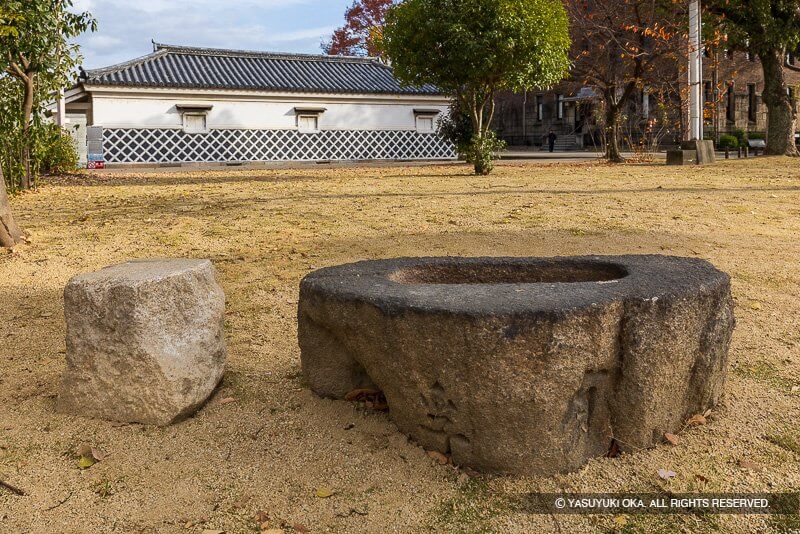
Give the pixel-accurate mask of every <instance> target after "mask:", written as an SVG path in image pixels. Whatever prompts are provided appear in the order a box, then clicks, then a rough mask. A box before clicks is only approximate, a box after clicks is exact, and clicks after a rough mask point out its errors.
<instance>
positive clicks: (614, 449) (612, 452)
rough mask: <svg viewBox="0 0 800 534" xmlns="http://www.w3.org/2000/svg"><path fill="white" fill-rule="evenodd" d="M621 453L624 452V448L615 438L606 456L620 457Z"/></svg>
mask: <svg viewBox="0 0 800 534" xmlns="http://www.w3.org/2000/svg"><path fill="white" fill-rule="evenodd" d="M620 454H622V449H620V446H619V443H618V442H617V440H615V439H613V440H611V446H610V447H609V448H608V452H607V453H606V458H619V456H620Z"/></svg>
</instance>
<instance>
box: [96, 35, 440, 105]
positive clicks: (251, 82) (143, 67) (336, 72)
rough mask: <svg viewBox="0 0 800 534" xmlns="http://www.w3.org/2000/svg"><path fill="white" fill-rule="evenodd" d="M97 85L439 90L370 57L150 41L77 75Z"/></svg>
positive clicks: (328, 90) (403, 92)
mask: <svg viewBox="0 0 800 534" xmlns="http://www.w3.org/2000/svg"><path fill="white" fill-rule="evenodd" d="M81 81H82V82H83V83H90V84H96V85H118V86H127V87H169V88H181V89H183V88H187V89H244V90H256V91H279V92H308V93H310V92H313V93H348V94H397V95H439V94H441V92H440V91H439V90H438V89H437V88H436V87H434V86H432V85H425V86H423V87H408V86H404V85H402V84H400V82H399V81H397V79H396V78H395V77H394V75H393V73H392V69H391V68H390V67H388V66H387V65H384V64H383V63H381V62H380V61H378V60H377V59H374V58H360V57H341V56H324V55H311V54H278V53H271V52H246V51H240V50H219V49H212V48H191V47H184V46H172V45H163V44H154V51H153V53H152V54H149V55H147V56H144V57H142V58H138V59H134V60H133V61H128V62H127V63H121V64H119V65H114V66H112V67H107V68H104V69H97V70H90V71H86V72H84V73H83V74H82V77H81Z"/></svg>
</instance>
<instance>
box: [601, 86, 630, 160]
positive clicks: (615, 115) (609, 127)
mask: <svg viewBox="0 0 800 534" xmlns="http://www.w3.org/2000/svg"><path fill="white" fill-rule="evenodd" d="M619 116H620V106H619V105H616V104H613V103H612V102H611V99H610V98H606V125H605V126H606V159H607V160H608V161H609V163H625V158H623V157H622V153H621V152H620V150H619Z"/></svg>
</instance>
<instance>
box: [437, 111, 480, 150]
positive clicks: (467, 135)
mask: <svg viewBox="0 0 800 534" xmlns="http://www.w3.org/2000/svg"><path fill="white" fill-rule="evenodd" d="M438 130H439V135H440V136H441V137H442V139H444V140H446V141H450V142H451V143H453V145H455V147H456V152H458V155H459V157H461V158H462V159H467V153H468V152H469V151H470V144H471V143H472V136H473V135H474V132H473V129H472V120H470V118H469V116H468V115H467V114H466V113H462V112H461V110H460V109H459V107H458V104H456V103H453V105H452V106H450V111H449V112H448V113H447V115H445V116H444V117H442V119H441V120H440V121H439V128H438Z"/></svg>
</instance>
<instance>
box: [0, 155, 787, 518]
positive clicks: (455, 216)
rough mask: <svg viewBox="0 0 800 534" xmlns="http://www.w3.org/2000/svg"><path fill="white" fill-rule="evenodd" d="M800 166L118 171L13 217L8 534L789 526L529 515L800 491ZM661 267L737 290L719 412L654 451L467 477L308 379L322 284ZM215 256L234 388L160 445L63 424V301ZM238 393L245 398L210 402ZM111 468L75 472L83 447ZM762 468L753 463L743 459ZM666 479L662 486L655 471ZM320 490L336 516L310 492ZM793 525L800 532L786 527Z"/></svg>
mask: <svg viewBox="0 0 800 534" xmlns="http://www.w3.org/2000/svg"><path fill="white" fill-rule="evenodd" d="M797 165H798V163H797V162H796V161H793V160H789V159H780V158H778V159H766V158H758V159H751V160H747V161H728V162H722V163H720V164H719V165H717V166H714V167H706V168H697V169H695V168H668V167H665V166H660V165H643V166H624V167H609V166H604V165H593V164H574V165H567V164H564V165H553V166H547V165H522V164H504V165H500V166H499V167H498V168H497V172H496V173H495V174H493V175H492V176H490V177H488V178H480V177H475V176H471V175H470V174H468V169H467V168H466V167H463V166H456V165H445V166H410V167H400V166H397V167H358V168H344V167H331V168H302V169H293V170H265V171H216V172H180V173H157V174H142V173H140V174H136V173H108V174H92V175H86V176H84V177H80V178H71V179H59V180H57V181H54V182H53V183H51V184H48V185H45V186H43V187H42V188H40V190H39V191H36V192H34V193H30V194H26V195H23V196H21V197H17V198H15V199H13V201H12V203H13V208H14V210H15V212H16V215H17V217H18V219H19V221H20V223H21V224H22V225H23V226H24V227H25V228H26V229H28V230H29V231H30V232H31V234H32V243H31V244H30V245H27V246H24V247H21V248H20V249H19V250H18V251H17V252H16V253H15V254H3V255H0V301H1V302H2V306H1V307H0V308H1V309H2V310H3V312H4V317H3V319H4V320H3V321H0V478H2V479H4V480H6V481H8V482H10V483H12V484H14V485H15V486H18V487H20V488H23V489H24V490H25V491H26V492H27V493H28V496H26V497H17V496H14V495H12V494H10V493H8V492H5V491H3V490H0V531H3V532H23V531H24V532H175V531H181V530H185V531H189V532H191V531H197V532H200V531H202V530H204V529H211V530H213V529H224V530H226V531H227V532H253V531H256V530H257V529H258V525H257V522H256V520H255V515H256V513H257V512H261V514H259V516H258V517H259V520H261V519H265V518H266V517H268V518H269V519H268V523H269V524H270V525H271V526H273V527H275V528H284V529H285V530H286V531H287V532H290V531H292V530H302V528H308V529H309V530H311V531H312V532H314V531H325V530H327V531H334V532H351V531H368V532H385V531H395V532H419V531H429V530H434V529H435V530H439V531H462V532H473V531H478V530H482V531H496V532H530V531H545V532H549V531H553V530H556V529H560V531H562V532H578V531H592V530H601V531H603V530H614V529H623V528H624V529H627V530H629V531H645V530H648V531H653V532H654V531H670V532H674V531H676V530H684V531H704V530H705V531H713V530H719V529H721V530H725V531H732V532H754V531H766V530H769V529H771V528H772V529H775V528H784V527H787V526H791V525H793V524H795V523H793V522H792V521H793V519H791V518H789V519H786V520H785V521H784V520H782V521H778V522H775V521H773V522H772V523H770V522H769V519H768V518H758V517H750V518H740V517H732V516H724V517H700V518H685V517H681V518H664V517H658V518H656V517H652V518H651V517H636V518H632V519H631V520H630V521H629V522H628V523H626V525H625V526H624V527H623V526H621V525H620V523H619V522H615V521H614V518H611V517H591V518H586V517H576V516H569V517H566V516H565V517H550V516H536V515H531V514H528V513H526V512H525V510H524V508H520V507H519V506H516V505H515V504H514V503H518V502H519V501H520V499H521V498H524V496H525V495H526V494H527V493H529V492H532V491H562V490H567V491H575V492H581V491H582V492H589V491H624V490H627V489H634V490H640V491H641V490H644V491H659V490H668V491H675V492H680V491H695V490H702V489H713V490H715V491H730V492H736V491H785V490H798V489H800V469H798V456H797V451H796V450H795V446H796V444H797V439H798V438H797V435H796V433H792V432H793V430H792V429H793V428H794V429H796V428H797V421H798V420H800V393H798V392H796V391H795V392H793V391H792V389H793V388H795V386H797V385H800V355H799V354H800V350H799V349H800V313H799V312H800V305H798V302H800V268H799V267H798V257H800V239H798V235H800V173H798V167H797ZM624 253H660V254H674V255H682V256H695V257H702V258H706V259H709V260H710V261H712V262H713V263H715V264H716V265H717V266H718V267H720V268H721V269H723V270H725V271H727V272H729V273H730V274H731V275H732V277H733V289H734V296H735V298H736V301H737V310H736V313H737V317H738V321H739V323H738V328H737V331H736V334H735V336H734V341H733V346H732V350H731V355H730V359H731V362H730V363H731V368H732V369H733V370H734V371H733V372H732V373H731V374H730V380H729V384H728V386H727V398H726V402H725V405H724V406H722V407H720V409H719V410H717V411H715V412H714V413H713V414H712V416H711V418H710V422H709V424H708V425H705V426H702V427H697V428H692V429H690V430H687V431H686V432H684V433H683V434H682V435H681V443H680V445H678V446H677V447H671V446H663V447H658V448H656V449H653V450H647V451H641V452H639V453H636V454H629V455H624V456H622V457H621V458H618V459H614V460H610V459H598V460H595V461H592V462H591V463H590V464H589V465H588V466H586V467H585V468H584V469H583V470H581V471H580V472H578V473H575V474H572V475H565V476H559V477H554V478H550V479H525V478H510V477H485V478H481V479H479V480H476V481H465V480H464V479H463V477H462V478H461V479H460V480H459V473H458V472H457V471H455V470H454V469H453V468H450V467H447V466H439V465H438V464H435V463H434V462H433V461H432V460H431V459H430V458H428V457H427V456H426V455H425V453H424V451H422V450H420V449H419V448H418V447H416V446H415V445H414V444H413V443H409V442H408V440H407V439H406V438H405V437H404V436H402V435H400V434H398V432H397V431H396V430H395V428H394V426H393V425H392V424H391V422H390V421H389V419H388V418H387V416H386V415H385V414H381V413H374V412H369V411H364V410H362V409H360V408H358V406H354V405H351V404H347V403H343V402H331V401H328V400H322V399H318V398H316V397H315V396H313V395H312V394H311V393H309V392H308V391H307V390H306V389H305V388H304V385H303V382H302V376H301V374H300V364H299V354H298V352H299V351H298V348H297V344H296V341H295V337H296V320H295V314H296V305H297V289H298V284H299V281H300V279H301V278H302V277H303V276H304V275H305V274H307V273H308V272H310V271H311V270H313V269H316V268H319V267H323V266H327V265H334V264H339V263H343V262H349V261H355V260H360V259H371V258H383V257H394V256H425V255H467V256H481V255H490V256H497V255H513V256H528V255H531V256H550V255H572V254H624ZM159 256H162V257H164V256H166V257H175V256H185V257H197V258H211V259H212V260H213V261H214V262H215V264H216V266H217V269H218V271H219V277H220V281H221V283H222V285H223V286H224V288H225V291H226V294H227V298H228V307H227V319H226V324H227V335H228V342H229V349H230V360H229V367H228V373H227V375H226V379H225V382H224V383H223V385H222V389H221V391H220V392H219V393H218V394H217V395H216V397H215V398H213V399H212V400H211V401H210V402H209V404H208V405H207V406H206V407H205V408H203V409H202V410H201V411H200V412H199V413H198V414H197V416H195V417H194V418H192V419H189V420H188V421H185V422H183V423H181V424H179V425H176V426H174V427H170V428H166V429H158V428H150V427H142V426H140V425H126V426H120V425H114V424H110V423H105V422H99V421H90V420H84V419H80V418H71V417H65V416H61V415H57V414H55V413H54V411H53V406H54V397H55V394H56V391H57V387H58V380H59V375H60V373H61V371H62V368H63V357H64V356H63V354H64V350H65V348H64V325H63V315H62V313H63V310H62V300H61V292H62V289H63V287H64V284H65V283H66V281H67V280H68V279H69V278H70V277H71V276H73V275H75V274H77V273H81V272H87V271H92V270H95V269H99V268H101V267H103V266H105V265H108V264H111V263H117V262H121V261H125V260H128V259H132V258H139V257H159ZM230 397H232V398H234V399H235V402H227V403H221V402H220V400H221V399H225V398H230ZM80 443H90V444H92V445H96V446H98V447H100V448H101V449H102V450H103V451H105V452H106V453H107V457H106V458H104V459H103V461H101V462H99V463H97V464H95V465H94V466H92V467H91V468H89V469H83V470H82V469H80V468H79V467H78V466H77V464H76V461H75V458H74V455H73V454H72V453H71V451H73V450H74V447H75V446H76V445H77V444H80ZM742 461H745V462H750V463H746V464H745V465H751V464H755V465H756V466H757V469H752V468H743V467H741V464H740V462H742ZM660 468H663V469H669V470H673V471H675V472H676V473H677V476H676V477H675V478H674V479H672V480H669V481H664V480H662V479H660V478H659V477H658V475H657V470H658V469H660ZM320 488H325V489H329V490H330V491H331V492H332V493H333V495H332V496H330V497H328V498H320V497H318V496H317V494H318V490H319V489H320ZM787 528H788V527H787Z"/></svg>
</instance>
